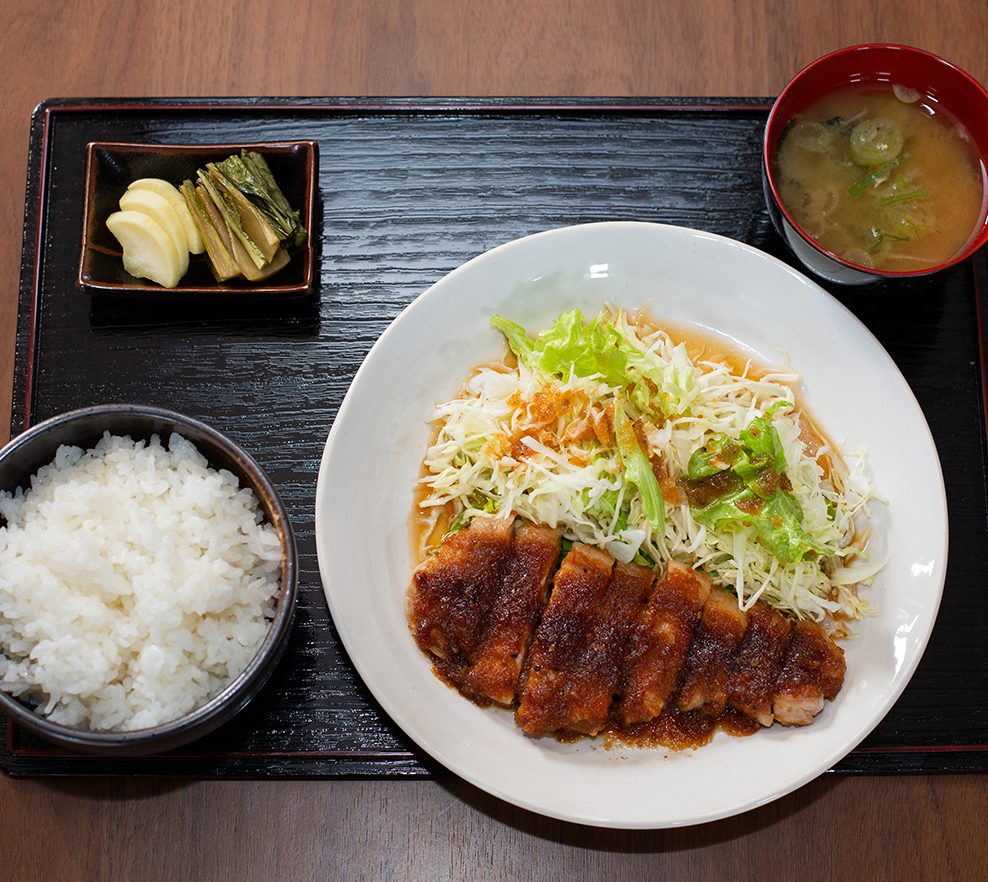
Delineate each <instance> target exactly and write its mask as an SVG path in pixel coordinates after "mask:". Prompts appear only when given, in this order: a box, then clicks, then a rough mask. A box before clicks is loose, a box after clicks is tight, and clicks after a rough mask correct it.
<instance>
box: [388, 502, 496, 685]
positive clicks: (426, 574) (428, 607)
mask: <svg viewBox="0 0 988 882" xmlns="http://www.w3.org/2000/svg"><path fill="white" fill-rule="evenodd" d="M514 526H515V524H514V519H513V518H499V517H479V518H474V520H473V521H472V522H471V523H470V525H469V526H468V527H466V528H465V529H463V530H459V531H457V532H455V533H452V534H451V535H449V536H447V537H446V538H445V539H444V540H443V542H442V544H441V545H440V546H439V550H438V551H437V552H436V553H435V554H434V555H432V556H431V557H429V558H428V559H427V560H425V561H423V563H422V564H420V565H419V567H418V568H417V569H416V570H415V572H414V574H413V575H412V580H411V584H410V585H409V590H408V593H407V596H406V599H405V607H406V613H407V615H408V621H409V625H410V627H411V629H412V634H413V636H414V638H415V642H416V643H417V644H418V645H419V648H421V649H422V650H423V651H424V652H426V653H428V654H429V655H430V656H432V658H433V661H434V667H435V670H436V672H437V673H438V674H439V675H440V676H442V677H444V678H445V679H446V680H447V681H449V682H451V683H454V684H455V685H459V684H460V683H461V682H462V680H463V676H464V674H465V672H466V670H467V668H468V667H469V665H470V662H471V659H472V658H473V656H474V655H475V653H476V652H477V649H478V648H479V647H480V644H481V640H482V639H483V635H484V633H485V631H486V629H487V622H488V620H489V618H490V612H491V607H492V605H493V603H494V599H495V598H496V597H497V595H498V593H499V592H500V590H501V586H502V585H503V584H504V575H505V573H506V572H507V569H508V565H509V563H510V562H511V541H512V538H513V536H514Z"/></svg>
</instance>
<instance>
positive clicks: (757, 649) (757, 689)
mask: <svg viewBox="0 0 988 882" xmlns="http://www.w3.org/2000/svg"><path fill="white" fill-rule="evenodd" d="M747 612H748V628H747V630H746V631H745V632H744V639H743V640H742V641H741V648H740V649H739V650H738V655H737V658H736V659H735V660H734V664H733V665H732V667H731V674H730V677H729V678H728V681H727V691H728V699H727V703H728V705H729V706H730V707H734V708H737V710H739V711H741V712H742V713H743V714H746V715H747V716H749V717H752V718H753V719H755V720H757V721H758V722H759V723H760V724H761V725H762V726H771V725H772V722H773V720H774V719H775V717H774V715H773V713H772V698H773V696H774V695H775V684H776V681H777V680H778V678H779V670H780V669H781V667H782V659H783V657H784V655H785V652H786V644H787V642H788V640H789V631H790V628H791V625H790V622H789V619H787V618H786V617H785V616H784V615H782V613H780V612H779V611H778V610H776V609H773V608H772V607H771V606H769V605H768V604H767V603H763V602H762V601H760V600H759V601H758V602H757V603H755V604H754V605H753V606H752V607H751V608H750V609H749V610H748V611H747Z"/></svg>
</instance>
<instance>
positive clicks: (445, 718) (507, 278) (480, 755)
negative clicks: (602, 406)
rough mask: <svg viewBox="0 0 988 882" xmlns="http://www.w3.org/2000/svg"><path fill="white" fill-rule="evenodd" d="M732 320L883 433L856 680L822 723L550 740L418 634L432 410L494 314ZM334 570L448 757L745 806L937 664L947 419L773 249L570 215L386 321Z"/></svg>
mask: <svg viewBox="0 0 988 882" xmlns="http://www.w3.org/2000/svg"><path fill="white" fill-rule="evenodd" d="M605 300H606V301H610V302H612V303H615V304H617V305H619V306H624V307H626V308H628V309H637V308H638V307H640V306H642V305H644V304H646V303H649V304H650V307H651V312H652V314H653V315H655V316H656V317H658V318H664V319H666V320H668V321H671V322H673V323H675V324H676V325H679V326H686V327H694V328H697V329H701V330H703V331H705V332H708V333H712V334H715V335H717V336H719V337H721V338H722V339H724V340H725V341H726V342H728V343H730V344H731V345H733V346H734V347H736V348H738V349H740V350H744V351H747V352H750V353H751V355H752V356H753V357H755V358H757V359H758V360H760V361H761V362H762V363H765V364H770V365H773V364H779V363H781V356H780V353H779V351H780V350H784V351H786V352H788V353H789V355H790V358H791V360H792V363H793V366H794V367H795V368H796V369H797V370H799V371H801V372H802V374H803V376H804V388H803V391H804V398H805V400H806V402H807V403H808V405H809V408H810V410H811V412H812V413H813V414H814V415H815V417H816V419H817V420H818V422H819V423H820V424H821V425H822V426H823V428H824V429H825V430H826V431H827V432H828V433H829V434H830V436H831V438H832V439H833V440H835V441H836V442H837V443H838V444H839V445H840V446H841V447H842V448H843V449H844V450H845V452H849V453H850V452H853V451H855V450H856V449H858V448H859V447H860V446H864V447H866V448H867V455H868V462H869V465H870V471H871V474H872V477H873V479H874V481H875V483H876V484H877V485H878V487H879V489H880V490H881V491H882V492H883V493H884V494H885V496H886V497H887V499H888V502H889V505H888V506H887V508H886V507H884V506H877V507H876V509H875V512H874V515H875V516H874V518H873V522H874V523H875V525H876V538H875V540H874V543H873V548H874V549H875V552H876V553H887V555H888V557H889V564H888V566H887V568H886V569H885V571H884V572H883V573H882V574H881V575H880V576H879V577H878V578H877V579H876V580H875V583H874V586H873V588H871V589H869V590H868V592H867V596H868V599H869V600H871V601H873V602H874V603H875V604H876V605H877V608H878V612H877V615H875V616H873V617H871V618H869V619H868V620H867V621H866V622H865V626H864V628H863V633H862V635H861V636H860V637H859V638H858V639H857V640H855V641H854V642H852V643H849V644H846V645H845V647H846V654H847V677H846V680H845V684H844V688H843V690H842V691H841V693H840V694H839V695H838V697H837V700H836V701H835V702H834V703H833V704H830V703H828V705H827V707H826V708H825V709H824V711H823V712H822V713H821V714H820V716H819V717H817V719H816V721H815V722H814V724H813V725H812V726H809V727H807V728H803V729H785V728H782V727H781V726H774V727H772V728H771V729H770V730H766V731H762V732H759V733H756V734H755V735H753V736H751V737H747V738H735V737H731V736H728V735H725V734H723V733H720V734H718V735H716V736H715V738H714V739H713V741H712V742H711V743H710V744H708V745H706V746H704V747H701V748H699V749H697V750H688V751H683V752H678V753H677V752H674V751H665V750H646V749H632V748H621V749H618V748H612V749H606V748H605V747H603V746H602V745H601V744H599V743H596V742H593V741H589V740H584V741H582V742H578V743H575V744H566V745H563V744H559V743H557V742H555V741H554V740H553V739H551V738H544V739H540V740H533V739H531V738H528V737H526V736H525V735H523V734H522V733H521V731H520V730H519V729H518V728H516V726H515V724H514V721H513V719H512V716H511V714H510V713H508V712H506V711H500V710H496V709H481V708H478V707H476V706H474V705H473V704H471V703H470V702H469V701H467V700H465V699H464V698H462V697H461V696H460V695H459V694H457V693H456V692H455V691H453V690H451V689H449V688H448V687H446V686H444V685H443V684H442V683H441V682H440V681H439V680H438V679H437V678H436V677H435V676H434V675H433V673H432V671H431V668H430V665H429V662H428V661H427V660H426V658H425V657H424V656H423V655H422V653H421V652H420V651H419V650H418V648H417V647H416V646H415V644H414V643H413V641H412V638H411V635H410V633H409V629H408V624H407V621H406V618H405V610H404V594H405V588H406V585H407V583H408V579H409V577H410V574H411V570H412V561H411V560H410V554H409V547H408V546H409V541H408V518H409V512H410V510H411V506H412V485H413V482H414V480H415V478H416V476H417V475H418V471H419V466H420V464H421V462H422V459H423V457H424V455H425V449H426V445H427V441H428V435H429V428H428V426H427V422H426V421H427V419H428V417H429V415H430V411H431V409H432V407H433V405H434V404H435V403H436V402H437V401H439V400H443V399H447V398H449V397H451V396H452V395H453V394H454V393H455V391H456V389H457V387H458V385H459V383H460V382H461V380H462V379H463V378H464V377H465V375H466V373H467V371H468V369H469V368H470V367H471V366H472V365H474V364H476V363H477V362H479V361H481V360H483V359H484V358H486V357H489V356H495V355H497V354H498V353H499V352H500V351H501V348H502V337H501V336H500V334H498V333H497V332H496V331H494V330H493V329H492V328H491V327H490V325H489V321H490V318H491V316H492V315H494V314H498V313H499V314H502V315H505V316H507V317H508V318H510V319H512V320H514V321H517V322H519V323H520V324H522V325H523V326H525V327H526V328H528V329H529V330H538V329H541V328H544V327H547V326H549V325H550V324H551V323H552V322H553V320H554V319H555V318H556V317H557V316H558V315H559V314H560V313H561V312H563V311H565V310H567V309H571V308H573V307H579V308H581V309H582V310H583V311H584V313H586V314H587V315H594V314H596V313H597V312H598V311H599V310H600V308H601V306H602V304H603V302H604V301H605ZM316 543H317V550H318V557H319V566H320V572H321V575H322V581H323V586H324V589H325V592H326V597H327V599H328V602H329V607H330V610H331V612H332V615H333V620H334V622H335V624H336V627H337V629H338V631H339V634H340V637H341V639H342V640H343V643H344V645H345V646H346V649H347V651H348V652H349V654H350V657H351V659H352V660H353V663H354V665H355V666H356V668H357V670H358V672H359V673H360V676H361V677H362V678H363V679H364V681H365V683H366V684H367V686H368V688H369V689H370V690H371V692H372V693H373V694H374V696H375V697H376V698H377V700H378V701H379V702H380V704H381V705H382V706H383V708H384V709H385V711H387V713H388V714H390V715H391V717H392V718H393V719H394V721H395V722H396V723H397V724H398V725H399V726H400V727H401V728H402V729H403V730H404V731H405V732H406V733H407V734H408V735H409V736H410V737H411V738H412V739H414V741H415V742H417V743H418V744H419V745H420V746H421V747H422V748H423V749H424V750H425V751H427V752H428V753H429V754H430V755H431V756H433V757H434V758H435V759H437V760H439V761H440V762H441V763H442V764H443V765H444V766H446V767H447V768H448V769H449V770H451V771H452V772H455V773H456V774H457V775H460V776H462V777H463V778H465V779H466V780H468V781H470V782H472V783H473V784H475V785H477V786H478V787H480V788H482V789H484V790H486V791H488V792H490V793H492V794H494V795H496V796H499V797H501V798H503V799H505V800H507V801H508V802H510V803H513V804H515V805H518V806H521V807H523V808H526V809H530V810H532V811H535V812H539V813H542V814H544V815H547V816H550V817H554V818H559V819H563V820H568V821H574V822H578V823H583V824H590V825H597V826H607V827H624V828H656V827H671V826H678V825H686V824H694V823H699V822H703V821H709V820H714V819H716V818H722V817H726V816H729V815H733V814H736V813H739V812H742V811H745V810H747V809H750V808H753V807H755V806H758V805H761V804H763V803H766V802H768V801H770V800H773V799H776V798H777V797H779V796H782V795H783V794H786V793H788V792H790V791H792V790H794V789H796V788H797V787H799V786H800V785H802V784H804V783H805V782H807V781H809V780H811V779H812V778H814V777H816V776H817V775H819V774H820V773H821V772H823V771H825V770H826V769H828V768H829V767H830V766H832V765H833V764H834V763H836V762H837V761H838V760H840V759H841V758H842V757H843V756H844V755H845V754H846V753H847V752H848V751H850V750H851V749H852V748H853V747H854V746H855V745H856V744H858V742H860V741H861V739H863V738H864V737H865V736H866V735H867V734H868V732H870V731H871V729H872V728H874V726H875V725H876V724H877V723H878V722H879V721H880V720H881V719H882V717H883V716H884V715H885V714H886V712H887V711H888V710H889V708H890V707H891V706H892V704H893V703H894V702H895V700H896V699H897V698H898V696H899V695H900V693H901V692H902V690H903V689H904V688H905V686H906V683H907V682H908V681H909V678H910V676H911V675H912V673H913V671H914V670H915V668H916V665H917V664H918V663H919V660H920V657H921V655H922V653H923V650H924V648H925V646H926V642H927V638H928V637H929V634H930V631H931V630H932V628H933V623H934V620H935V618H936V613H937V608H938V606H939V602H940V595H941V592H942V588H943V581H944V574H945V569H946V563H947V512H946V503H945V497H944V488H943V478H942V474H941V470H940V462H939V459H938V457H937V453H936V449H935V447H934V444H933V441H932V438H931V435H930V432H929V428H928V426H927V424H926V421H925V419H924V417H923V414H922V412H921V410H920V408H919V407H918V405H917V403H916V400H915V398H914V397H913V395H912V392H911V390H910V389H909V387H908V385H907V384H906V382H905V380H904V379H903V377H902V375H901V374H900V373H899V371H898V370H897V368H896V367H895V365H894V363H893V362H892V360H891V358H890V357H889V356H888V354H887V353H886V352H885V350H884V349H883V348H882V346H881V345H880V344H879V343H878V342H877V341H876V340H875V338H874V337H873V336H872V335H871V334H870V333H869V332H868V331H867V330H866V329H865V328H864V326H863V325H862V324H861V323H860V322H859V321H858V320H857V319H856V318H855V317H854V316H853V315H852V314H851V313H850V312H848V311H847V310H846V309H845V308H844V307H843V306H841V305H840V304H839V303H838V302H837V301H836V300H835V299H834V298H832V297H831V296H830V295H829V294H827V293H826V292H825V291H824V290H823V289H822V288H820V287H819V286H817V285H816V284H814V283H813V282H811V281H809V280H808V279H806V278H805V277H803V276H802V275H800V274H799V273H797V272H795V271H794V270H792V269H791V268H789V267H788V266H786V265H785V264H783V263H782V262H780V261H777V260H776V259H774V258H772V257H770V256H768V255H766V254H764V253H762V252H759V251H757V250H755V249H753V248H750V247H748V246H746V245H743V244H740V243H738V242H735V241H733V240H730V239H725V238H723V237H719V236H716V235H712V234H709V233H703V232H697V231H694V230H688V229H682V228H679V227H670V226H664V225H658V224H648V223H623V222H621V223H604V224H588V225H584V226H575V227H566V228H563V229H558V230H551V231H549V232H545V233H541V234H537V235H534V236H529V237H527V238H524V239H520V240H518V241H515V242H511V243H508V244H506V245H503V246H501V247H499V248H495V249H494V250H492V251H490V252H488V253H486V254H482V255H480V256H479V257H477V258H475V259H473V260H471V261H469V262H468V263H466V264H464V265H463V266H461V267H459V268H458V269H457V270H455V271H454V272H452V273H450V274H449V275H448V276H446V277H445V278H443V279H441V280H440V281H439V282H437V283H436V284H435V285H433V286H432V287H431V288H430V289H429V290H428V291H426V292H425V293H424V294H422V295H421V296H420V297H419V298H418V299H417V300H415V301H414V302H413V303H412V304H411V305H410V306H409V307H408V308H407V309H406V310H405V311H404V312H402V313H401V315H399V316H398V318H397V319H396V320H395V321H394V322H393V324H392V325H391V326H390V327H389V328H388V329H387V330H386V331H385V333H384V334H383V335H382V336H381V338H380V339H379V340H378V341H377V343H376V344H375V345H374V347H373V348H372V350H371V351H370V353H369V354H368V356H367V359H366V360H365V362H364V364H363V365H362V366H361V368H360V370H359V371H358V372H357V375H356V377H355V378H354V381H353V384H352V386H351V387H350V390H349V391H348V393H347V395H346V398H345V400H344V402H343V405H342V407H341V408H340V411H339V414H338V416H337V418H336V421H335V423H334V425H333V427H332V430H331V431H330V433H329V438H328V441H327V443H326V447H325V451H324V454H323V459H322V463H321V466H320V471H319V478H318V486H317V491H316Z"/></svg>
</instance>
